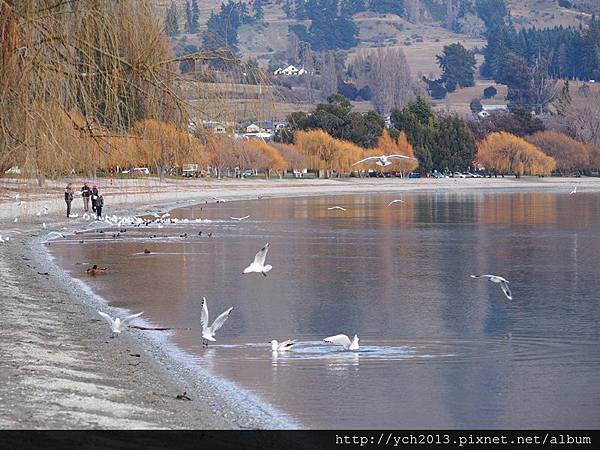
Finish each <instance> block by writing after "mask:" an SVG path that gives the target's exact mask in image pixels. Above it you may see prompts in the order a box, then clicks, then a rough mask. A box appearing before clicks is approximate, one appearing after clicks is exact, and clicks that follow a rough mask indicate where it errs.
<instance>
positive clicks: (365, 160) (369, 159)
mask: <svg viewBox="0 0 600 450" xmlns="http://www.w3.org/2000/svg"><path fill="white" fill-rule="evenodd" d="M378 159H379V156H369V157H368V158H365V159H361V160H360V161H357V162H355V163H354V164H352V165H353V166H355V165H357V164H360V163H364V162H367V161H374V160H378Z"/></svg>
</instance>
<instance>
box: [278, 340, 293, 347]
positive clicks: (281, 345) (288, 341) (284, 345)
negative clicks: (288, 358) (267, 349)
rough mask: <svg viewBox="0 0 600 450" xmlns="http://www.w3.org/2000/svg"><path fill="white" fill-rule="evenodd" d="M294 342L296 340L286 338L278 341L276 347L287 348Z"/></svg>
mask: <svg viewBox="0 0 600 450" xmlns="http://www.w3.org/2000/svg"><path fill="white" fill-rule="evenodd" d="M295 343H296V341H294V340H292V339H288V340H286V341H283V342H280V343H279V345H278V347H279V348H288V347H291V346H292V345H294V344H295Z"/></svg>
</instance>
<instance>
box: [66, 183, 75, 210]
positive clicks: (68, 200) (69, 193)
mask: <svg viewBox="0 0 600 450" xmlns="http://www.w3.org/2000/svg"><path fill="white" fill-rule="evenodd" d="M72 201H73V189H71V183H69V184H67V187H66V188H65V203H66V204H67V217H69V216H70V215H71V202H72Z"/></svg>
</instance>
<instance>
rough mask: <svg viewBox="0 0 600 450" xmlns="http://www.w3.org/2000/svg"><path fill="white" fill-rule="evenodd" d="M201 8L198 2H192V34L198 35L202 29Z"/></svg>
mask: <svg viewBox="0 0 600 450" xmlns="http://www.w3.org/2000/svg"><path fill="white" fill-rule="evenodd" d="M199 20H200V8H199V7H198V1H197V0H192V18H191V25H190V33H197V32H198V30H199V29H200V24H199Z"/></svg>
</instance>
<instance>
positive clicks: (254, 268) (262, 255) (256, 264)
mask: <svg viewBox="0 0 600 450" xmlns="http://www.w3.org/2000/svg"><path fill="white" fill-rule="evenodd" d="M268 252H269V243H268V242H267V243H266V244H265V246H264V247H263V248H261V249H260V251H259V252H258V253H257V254H256V256H255V257H254V261H252V264H250V265H249V266H248V267H246V268H245V269H244V272H243V273H252V272H257V273H262V274H263V275H264V276H265V277H266V276H267V272H269V271H270V270H271V269H272V268H273V266H271V265H269V264H267V265H265V260H266V259H267V253H268Z"/></svg>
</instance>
